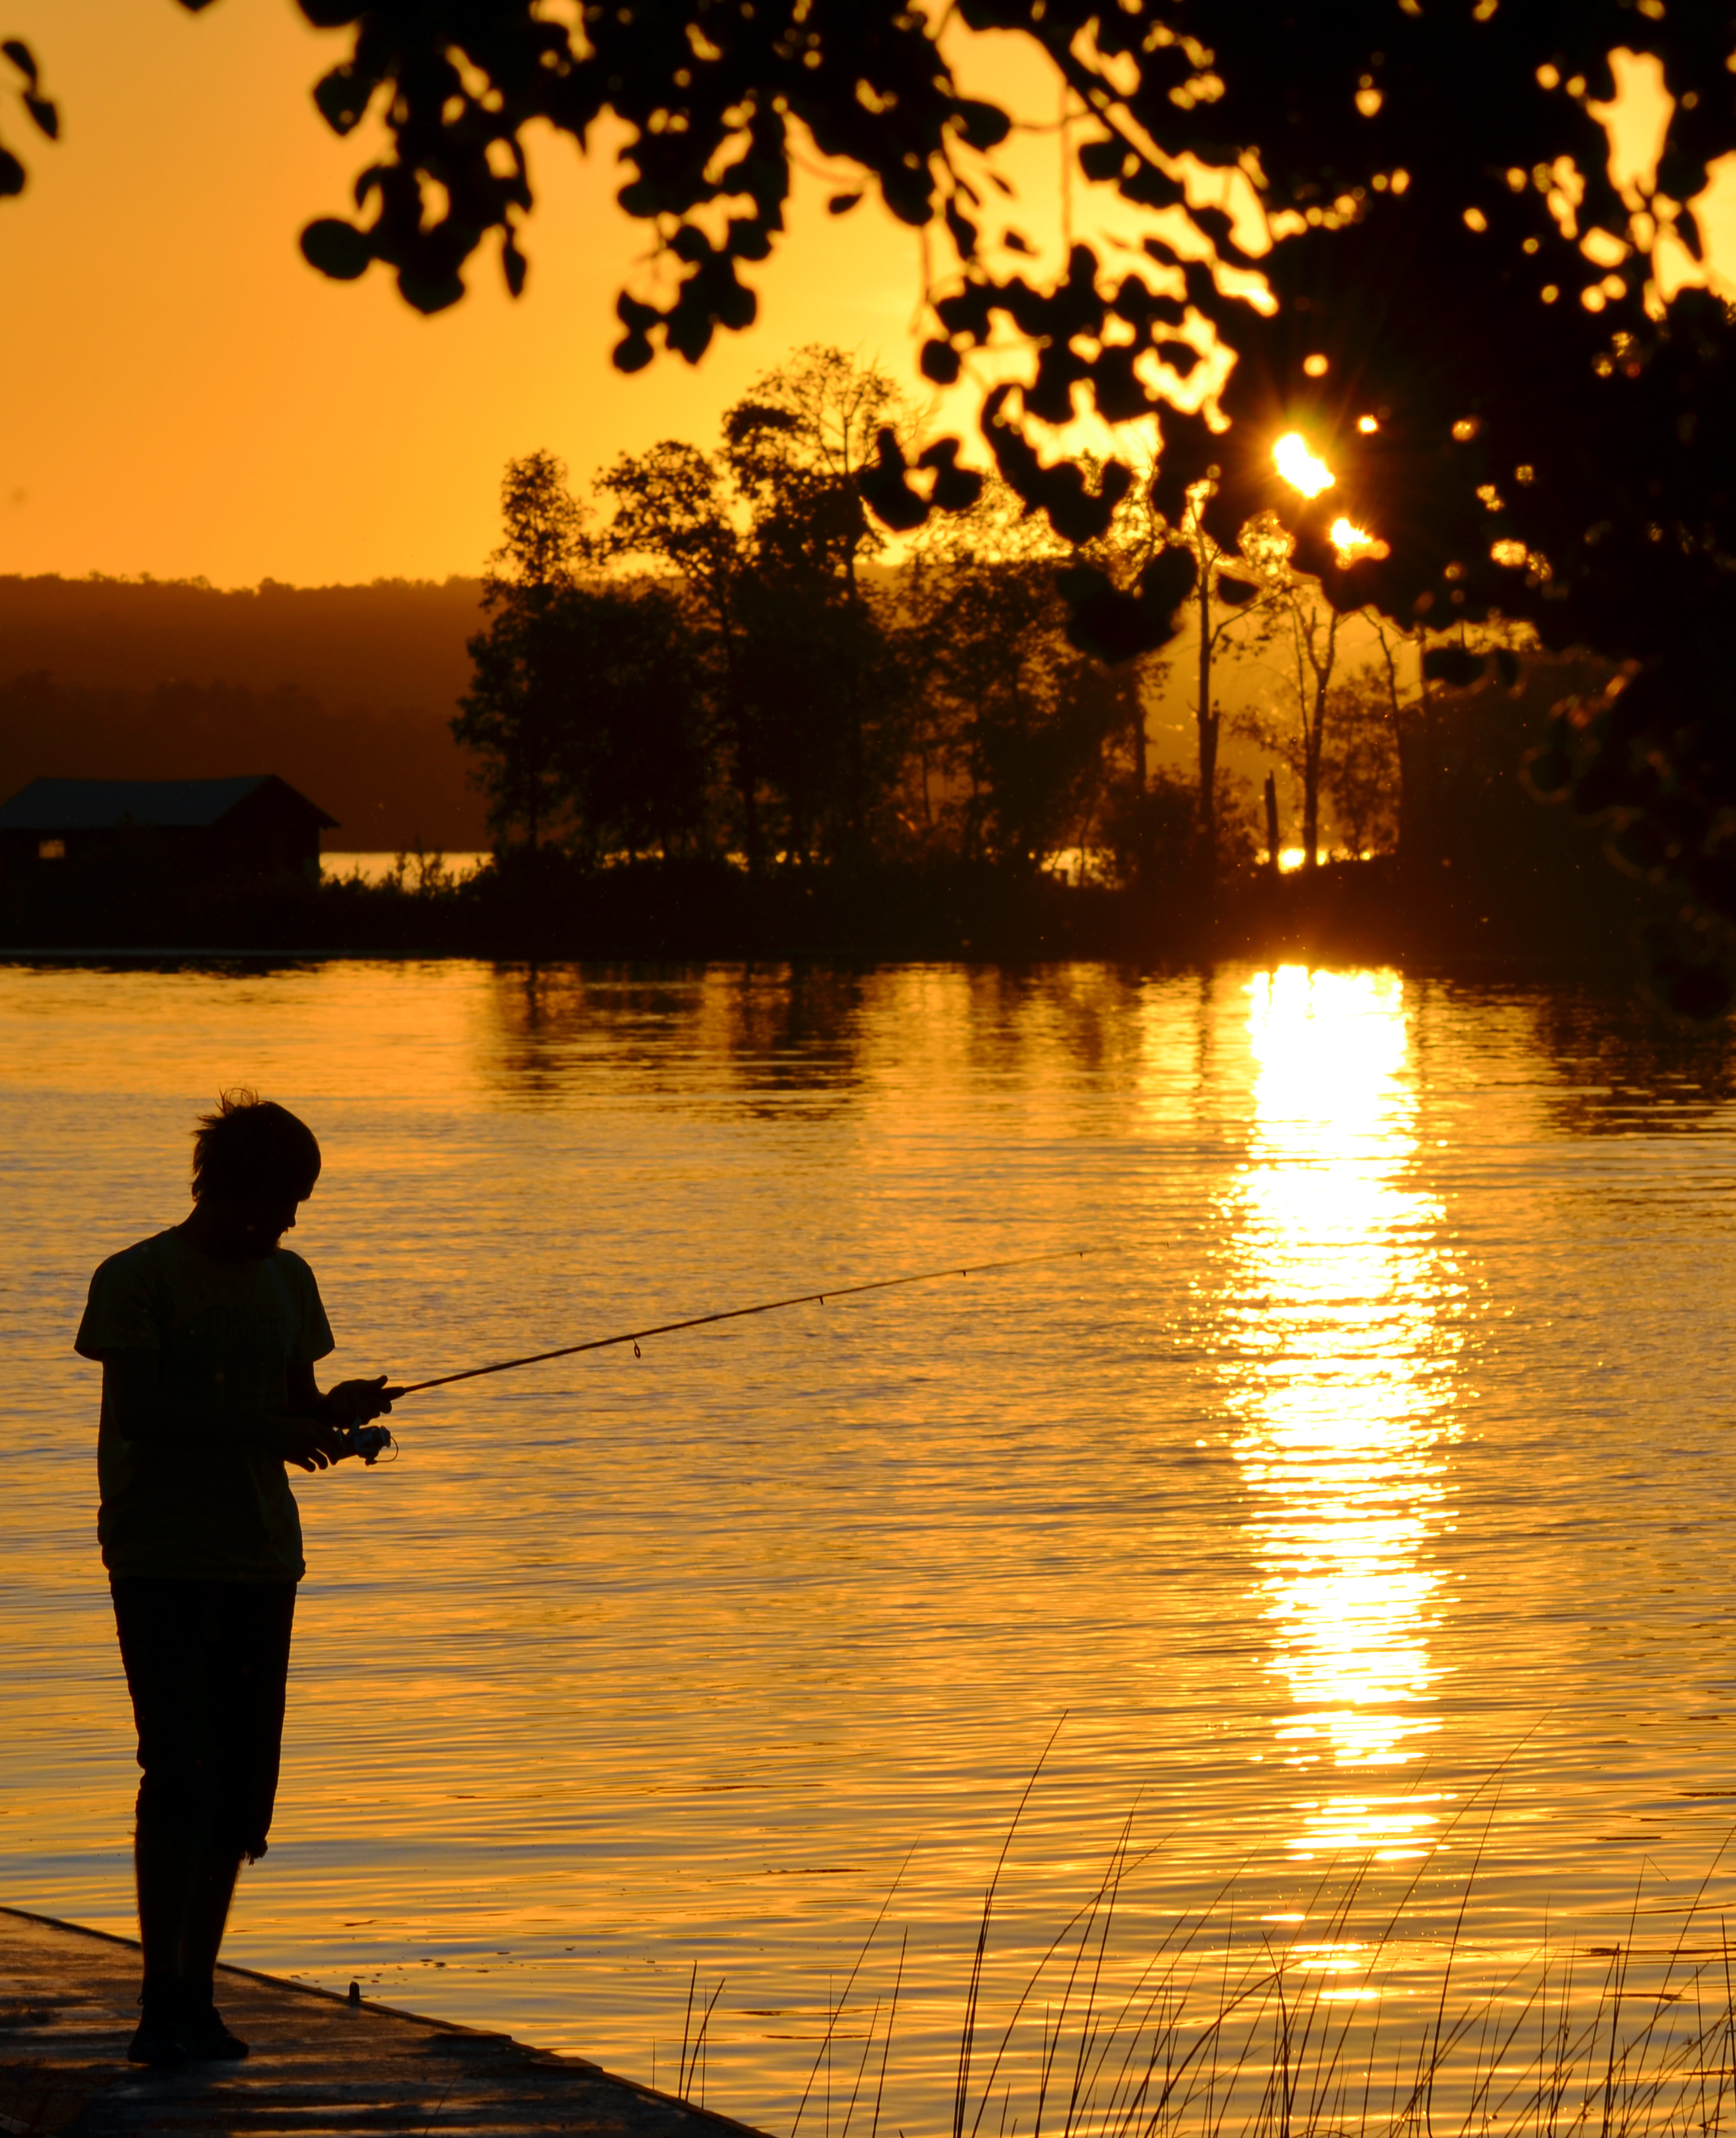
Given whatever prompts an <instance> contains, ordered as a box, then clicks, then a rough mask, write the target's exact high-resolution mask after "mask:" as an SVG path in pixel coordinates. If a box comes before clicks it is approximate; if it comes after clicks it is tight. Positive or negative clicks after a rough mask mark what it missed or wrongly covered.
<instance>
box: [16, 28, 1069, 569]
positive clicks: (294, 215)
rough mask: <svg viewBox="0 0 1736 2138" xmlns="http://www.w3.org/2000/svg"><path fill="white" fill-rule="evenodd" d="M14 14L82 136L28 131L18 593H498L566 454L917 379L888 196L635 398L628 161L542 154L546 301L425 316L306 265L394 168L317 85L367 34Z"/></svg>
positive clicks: (1044, 152)
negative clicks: (98, 577)
mask: <svg viewBox="0 0 1736 2138" xmlns="http://www.w3.org/2000/svg"><path fill="white" fill-rule="evenodd" d="M4 12H5V20H4V22H3V23H0V27H3V28H4V29H5V30H6V32H7V33H8V34H20V35H22V36H24V37H27V38H28V39H29V40H30V41H32V43H33V44H34V45H35V46H36V48H37V55H38V57H39V59H40V60H41V61H42V64H43V66H44V68H45V71H46V76H47V86H48V88H49V89H50V90H51V93H52V94H53V95H55V96H56V98H57V99H58V100H60V102H61V108H62V114H63V119H64V132H63V136H62V139H61V144H59V146H57V147H55V148H50V147H48V146H47V145H46V144H41V143H39V142H37V141H35V140H33V139H27V138H25V136H24V134H23V132H22V128H21V126H20V125H19V124H17V122H16V121H15V120H14V118H13V115H12V112H11V111H8V112H7V136H8V138H9V139H11V140H12V142H13V144H15V145H16V146H17V147H19V148H20V149H22V151H23V152H24V153H25V154H26V157H27V161H28V163H29V164H30V167H31V173H32V182H31V186H30V189H29V190H28V192H27V193H26V194H25V195H24V197H23V198H22V200H19V201H13V202H8V203H0V290H3V292H4V313H5V322H6V323H5V330H4V333H3V334H0V572H44V571H53V572H62V573H67V574H84V573H86V572H89V571H93V570H95V571H102V572H109V573H117V574H119V573H135V574H136V573H140V572H149V573H152V574H155V575H156V576H158V577H159V578H169V577H176V576H192V575H195V574H204V575H205V576H206V577H208V578H210V579H212V580H213V581H215V582H216V583H218V584H220V585H251V584H252V583H256V582H257V581H258V580H259V579H261V578H265V577H271V578H280V579H286V580H291V581H294V582H298V583H322V582H330V581H334V580H342V581H353V580H365V579H369V578H375V577H377V576H390V575H404V576H411V577H433V578H440V577H443V576H445V574H447V573H450V572H472V571H475V570H476V569H478V567H479V566H480V564H481V563H482V559H483V557H484V556H485V554H487V550H488V549H490V548H491V546H492V544H493V542H494V541H495V539H496V496H497V490H498V484H499V478H500V473H501V467H502V466H503V464H504V463H505V461H506V460H507V458H508V457H509V456H512V455H515V454H521V453H525V452H531V451H532V450H533V449H535V448H536V447H551V448H552V449H553V450H554V451H555V452H558V453H560V454H561V455H562V456H564V457H565V459H566V460H567V461H569V463H570V466H571V467H572V469H573V472H574V474H575V477H577V478H579V480H581V481H582V480H583V479H584V477H585V476H588V475H589V473H590V472H591V471H592V470H593V469H594V468H595V467H596V466H599V464H600V463H602V462H604V461H607V460H609V459H611V458H613V456H614V455H615V454H616V453H617V452H620V451H623V450H633V449H637V448H638V447H643V446H645V445H648V444H649V443H650V442H652V441H653V440H654V439H656V438H658V437H668V436H680V437H691V438H693V439H695V440H696V441H697V442H702V443H707V442H711V440H712V437H713V436H714V435H715V431H716V417H717V415H718V412H720V411H721V409H722V408H725V407H726V405H727V404H728V403H730V402H731V401H732V400H734V399H735V398H736V397H737V396H738V395H739V394H740V393H741V392H742V391H743V389H744V388H746V385H747V384H748V383H749V382H750V381H751V378H753V377H754V376H755V375H756V373H758V372H760V371H761V370H763V369H766V368H767V367H768V366H770V364H775V363H776V362H777V361H778V360H779V359H780V358H781V357H782V356H783V354H785V352H786V351H787V350H788V349H790V348H792V347H794V346H796V345H798V344H801V343H803V342H807V341H830V342H836V343H838V344H841V345H842V346H844V347H845V348H847V349H852V350H854V351H857V352H858V353H859V354H862V355H863V356H865V357H878V358H879V359H882V360H883V362H884V363H885V364H887V366H888V369H892V371H893V372H894V373H897V375H899V376H901V377H902V378H906V379H907V380H909V381H911V382H912V383H915V373H914V369H913V364H912V339H911V334H910V326H911V322H912V315H913V312H914V309H915V306H916V304H917V297H918V294H919V287H920V284H919V270H918V256H917V240H916V238H915V237H914V236H913V235H912V233H911V232H907V231H904V230H902V229H901V228H899V227H897V226H896V225H894V224H892V222H890V220H889V219H888V218H887V217H884V216H883V215H878V214H877V213H876V212H873V210H872V209H871V208H868V207H864V209H863V211H861V212H858V214H856V215H854V216H853V217H849V218H848V220H847V221H844V222H839V221H834V219H833V218H831V217H829V216H827V215H826V214H825V213H824V207H823V205H822V203H823V202H824V197H825V194H826V193H827V192H828V190H829V188H827V187H826V186H825V185H824V184H823V183H820V182H819V181H818V180H816V179H808V180H804V182H803V183H802V185H801V187H800V191H799V194H798V199H797V205H796V211H795V217H794V219H793V228H792V232H791V234H790V238H789V239H788V241H787V242H786V243H785V246H784V247H783V248H782V250H781V251H780V254H779V256H778V257H777V258H776V259H775V261H773V262H772V264H771V265H770V266H769V267H768V268H766V269H764V270H762V271H760V272H759V275H758V277H757V280H758V286H759V288H760V323H759V325H758V326H757V327H756V329H754V331H753V332H752V333H751V334H746V335H737V336H723V337H720V339H719V340H718V342H717V343H716V344H715V345H714V347H713V349H712V352H711V354H710V355H709V356H708V357H707V359H706V361H705V363H704V364H703V365H702V367H701V368H700V369H698V370H697V372H696V371H693V370H691V369H689V368H688V367H687V366H686V365H685V364H682V363H681V362H679V361H678V360H676V361H668V360H666V359H663V358H659V359H658V361H657V362H656V363H655V364H653V366H652V367H651V368H650V369H648V370H647V371H644V372H642V373H638V376H637V377H634V378H623V377H622V376H621V375H620V374H619V373H616V372H615V371H614V369H612V367H611V366H610V364H609V356H608V352H609V347H610V345H611V344H612V343H613V341H614V335H615V329H614V292H615V290H616V288H617V287H618V286H619V282H620V281H621V280H622V279H623V276H624V275H625V274H626V273H627V272H628V270H629V268H630V266H631V264H632V262H633V260H634V258H635V257H636V256H637V255H638V253H639V252H640V251H642V250H643V232H640V231H639V230H638V229H637V228H636V227H633V226H632V225H630V224H629V223H628V222H627V221H626V220H625V218H624V217H621V216H620V215H619V213H618V212H616V210H615V209H614V204H613V201H612V198H611V196H612V193H613V191H614V183H615V179H614V173H613V171H612V168H611V167H610V166H609V164H608V163H606V162H605V161H604V160H602V159H594V160H593V161H591V162H590V163H589V164H584V163H581V162H580V161H579V159H578V158H577V157H576V156H575V154H573V153H572V152H571V150H570V149H569V148H567V147H566V146H565V144H560V143H559V142H556V141H554V140H553V139H548V138H546V137H545V138H544V139H540V140H538V141H535V142H534V143H533V157H534V167H533V168H534V175H535V180H536V183H537V186H538V190H539V195H540V198H539V205H538V209H537V212H536V215H535V217H534V219H533V221H532V222H531V227H530V232H529V236H528V240H527V247H528V250H529V251H530V253H531V261H532V267H531V284H530V287H529V290H527V292H526V296H525V297H524V299H523V300H521V301H520V302H519V303H517V304H516V305H515V304H513V303H512V302H511V300H509V299H508V298H507V297H506V295H505V294H504V292H503V290H502V289H501V284H500V280H499V275H498V271H497V269H496V266H495V264H494V261H493V257H492V253H491V251H490V252H489V253H488V254H487V256H485V257H484V258H483V259H482V261H479V263H478V264H477V266H475V267H474V268H473V270H472V276H471V282H472V293H471V295H470V296H469V297H468V298H467V300H465V302H464V303H463V304H462V305H460V306H458V307H457V308H456V309H455V310H452V311H451V312H448V313H447V314H445V315H442V316H441V317H439V318H438V319H434V320H423V319H421V318H418V316H416V315H413V313H411V312H410V311H409V310H408V308H407V307H405V306H404V305H403V303H402V302H401V301H400V300H399V298H398V296H397V295H396V294H395V291H394V290H393V288H392V286H391V283H390V281H389V278H387V277H386V276H384V275H382V274H379V273H375V274H372V275H370V276H369V277H368V278H367V279H366V280H365V281H364V282H362V283H360V284H343V285H339V284H332V283H329V282H326V281H324V280H323V279H322V278H321V277H320V276H318V275H316V274H315V273H314V272H313V271H311V269H310V268H308V267H307V266H306V265H305V264H304V262H303V261H302V260H301V254H300V252H299V251H298V249H297V247H296V237H297V234H298V232H299V231H300V229H301V226H302V224H303V223H304V222H306V221H307V220H308V219H309V218H310V217H312V216H314V215H315V214H325V213H333V212H343V211H344V209H345V206H346V203H347V188H348V184H349V181H350V178H351V176H352V175H353V173H355V170H356V169H357V168H359V164H361V163H362V162H363V161H364V159H365V157H364V147H363V144H362V142H361V140H360V139H359V137H356V138H352V139H351V140H350V141H349V142H347V143H345V142H340V141H338V140H336V139H335V137H334V136H332V135H331V134H330V133H329V132H328V131H327V130H326V129H325V126H324V124H323V123H322V122H321V121H320V120H319V118H318V116H317V115H316V114H315V110H314V108H313V105H312V103H311V99H310V97H309V94H308V92H309V89H310V87H311V84H312V83H313V81H315V79H316V78H317V76H318V75H319V74H320V72H321V71H323V69H324V67H325V66H327V65H329V64H330V57H328V55H330V56H337V54H338V53H340V51H341V50H342V49H343V46H344V40H343V38H341V37H337V36H333V35H321V34H320V33H318V32H314V31H311V30H310V29H308V28H307V27H306V25H305V23H303V22H302V21H301V17H300V16H299V14H298V13H297V12H296V9H295V8H294V7H292V6H291V4H290V0H218V4H217V5H215V6H213V7H209V8H208V10H207V11H206V12H204V13H203V14H201V15H198V16H193V15H189V14H188V13H187V12H184V10H183V9H182V8H180V7H177V6H176V5H174V0H4ZM1004 45H1005V41H1004V40H1002V41H996V48H997V55H998V56H997V63H996V66H995V71H996V73H997V76H1000V75H1002V74H1003V73H1004V72H1005V66H1004V59H1005V55H1004V53H1003V52H1000V47H1001V46H1004ZM995 86H996V87H997V88H1002V87H1004V86H1005V83H1004V81H1001V80H1000V79H997V81H996V83H995ZM1053 154H1054V148H1053V146H1052V145H1044V144H1038V143H1035V142H1033V143H1031V144H1030V145H1029V149H1028V150H1027V151H1026V153H1025V156H1024V164H1025V170H1026V173H1027V174H1028V176H1029V180H1030V183H1029V184H1028V185H1027V186H1026V187H1025V188H1024V191H1025V194H1026V205H1027V207H1029V209H1030V210H1031V212H1030V213H1029V214H1025V215H1023V216H1022V217H1021V220H1022V221H1023V222H1024V225H1025V227H1027V228H1028V229H1029V231H1030V232H1031V234H1032V236H1033V237H1037V238H1039V240H1046V239H1048V238H1049V237H1050V235H1051V233H1050V232H1049V231H1048V230H1047V229H1045V228H1044V227H1043V226H1044V224H1045V223H1046V222H1052V221H1054V220H1055V217H1056V214H1057V212H1058V194H1057V191H1056V189H1055V188H1054V187H1053V186H1052V184H1049V183H1047V182H1046V181H1047V174H1048V172H1049V168H1050V166H1049V160H1048V159H1049V157H1051V156H1052V155H1053ZM1032 159H1037V160H1036V161H1035V163H1034V164H1033V161H1032Z"/></svg>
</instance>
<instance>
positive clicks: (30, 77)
mask: <svg viewBox="0 0 1736 2138" xmlns="http://www.w3.org/2000/svg"><path fill="white" fill-rule="evenodd" d="M0 58H3V59H4V60H5V61H6V65H7V71H8V72H9V73H10V75H11V76H12V82H10V83H9V84H8V86H9V87H12V88H15V89H16V91H17V99H18V102H19V105H20V106H21V107H22V110H23V112H24V114H25V116H26V117H27V119H28V120H30V123H31V124H32V126H33V127H34V128H35V129H36V130H37V133H38V134H42V136H43V138H44V139H46V140H49V141H57V140H58V139H60V132H61V115H60V113H59V112H58V111H57V110H56V108H55V106H54V105H53V104H52V103H51V101H50V100H49V99H48V98H47V97H46V96H44V95H43V94H42V76H41V74H40V71H38V69H37V61H36V55H35V53H34V52H32V51H31V49H30V47H29V46H28V45H27V44H26V43H25V42H24V41H23V40H22V38H21V37H7V39H6V40H5V41H4V42H3V43H0ZM3 79H4V77H3V76H0V80H3ZM28 183H29V177H28V173H27V172H26V170H25V168H24V166H23V164H22V163H21V162H20V161H19V159H18V158H17V156H15V155H14V154H12V150H11V149H8V148H7V145H6V144H5V143H4V142H3V141H0V199H4V198H7V196H8V195H9V194H12V193H22V192H23V190H24V188H25V187H26V185H27V184H28Z"/></svg>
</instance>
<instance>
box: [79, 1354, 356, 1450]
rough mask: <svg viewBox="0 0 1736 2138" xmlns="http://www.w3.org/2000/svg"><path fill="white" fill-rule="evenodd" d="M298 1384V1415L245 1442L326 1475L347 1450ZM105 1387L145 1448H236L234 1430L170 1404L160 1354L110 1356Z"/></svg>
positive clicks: (255, 1431)
mask: <svg viewBox="0 0 1736 2138" xmlns="http://www.w3.org/2000/svg"><path fill="white" fill-rule="evenodd" d="M306 1378H307V1384H308V1387H309V1389H312V1387H313V1374H312V1371H311V1369H307V1374H306ZM295 1381H296V1375H294V1374H291V1389H290V1405H291V1413H292V1414H291V1416H289V1417H286V1418H262V1419H260V1420H259V1422H258V1423H257V1424H256V1425H254V1426H253V1427H252V1428H250V1429H249V1430H248V1432H247V1434H246V1436H245V1437H246V1438H247V1440H248V1441H249V1442H251V1443H252V1445H253V1446H254V1447H258V1448H260V1449H262V1451H263V1452H265V1453H267V1454H268V1455H276V1456H279V1457H281V1458H282V1460H283V1461H284V1462H293V1463H294V1464H296V1467H297V1468H299V1469H302V1470H323V1469H324V1468H325V1467H326V1465H327V1464H328V1463H329V1462H338V1461H340V1459H341V1457H343V1456H344V1455H345V1453H346V1452H347V1450H346V1449H345V1446H344V1442H343V1441H342V1439H341V1438H340V1436H339V1434H338V1432H337V1430H336V1428H335V1426H334V1425H333V1424H332V1423H331V1422H330V1418H328V1417H327V1416H326V1415H325V1413H324V1412H323V1408H322V1409H320V1410H314V1411H312V1412H310V1409H309V1407H308V1406H307V1405H306V1403H304V1402H302V1401H301V1400H299V1399H298V1397H299V1393H300V1392H299V1391H298V1390H297V1389H296V1386H295V1385H294V1384H295ZM102 1384H103V1394H104V1395H105V1398H107V1401H108V1403H109V1406H110V1414H111V1415H112V1417H113V1418H114V1420H115V1425H116V1427H117V1428H119V1430H120V1433H121V1435H122V1436H123V1438H125V1439H128V1440H131V1441H136V1442H138V1443H139V1446H140V1447H149V1448H159V1449H166V1448H169V1447H177V1448H184V1449H188V1450H189V1451H197V1450H199V1449H208V1450H209V1451H210V1452H213V1453H215V1452H217V1451H218V1449H219V1448H223V1447H234V1445H235V1443H236V1438H237V1435H236V1433H235V1430H234V1428H233V1427H225V1426H217V1425H213V1424H212V1423H210V1421H209V1420H208V1419H204V1418H193V1417H189V1416H188V1414H187V1413H185V1412H184V1411H178V1410H177V1409H175V1408H174V1407H173V1406H172V1405H171V1404H170V1403H168V1402H166V1401H165V1400H164V1395H163V1389H162V1382H161V1378H160V1374H159V1364H158V1356H157V1354H156V1353H155V1352H154V1351H148V1350H113V1351H105V1353H104V1354H103V1361H102ZM314 1395H315V1401H316V1402H317V1401H319V1396H318V1391H317V1390H314Z"/></svg>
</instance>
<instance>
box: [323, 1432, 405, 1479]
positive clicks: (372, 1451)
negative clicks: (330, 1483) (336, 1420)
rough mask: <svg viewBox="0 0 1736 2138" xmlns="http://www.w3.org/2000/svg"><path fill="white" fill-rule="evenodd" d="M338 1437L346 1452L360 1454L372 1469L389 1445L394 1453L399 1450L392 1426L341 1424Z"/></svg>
mask: <svg viewBox="0 0 1736 2138" xmlns="http://www.w3.org/2000/svg"><path fill="white" fill-rule="evenodd" d="M338 1438H340V1440H341V1441H342V1442H343V1443H344V1452H345V1454H346V1455H359V1457H361V1459H362V1461H363V1462H364V1463H366V1464H367V1466H368V1467H369V1469H370V1470H371V1469H372V1468H373V1467H374V1464H375V1463H376V1462H379V1458H380V1457H381V1456H382V1455H384V1453H385V1452H386V1450H387V1449H388V1448H390V1449H391V1450H392V1452H393V1453H394V1455H395V1454H396V1453H397V1452H398V1442H396V1441H395V1440H394V1438H392V1434H391V1431H390V1428H388V1427H386V1426H384V1425H340V1427H339V1428H338Z"/></svg>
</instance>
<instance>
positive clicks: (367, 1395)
mask: <svg viewBox="0 0 1736 2138" xmlns="http://www.w3.org/2000/svg"><path fill="white" fill-rule="evenodd" d="M401 1394H403V1390H402V1389H389V1388H388V1387H387V1386H386V1377H385V1375H384V1374H376V1375H375V1376H374V1379H372V1380H371V1381H340V1382H339V1383H338V1384H337V1385H336V1386H335V1388H330V1389H326V1391H325V1394H324V1395H321V1394H320V1389H319V1385H318V1384H317V1383H316V1382H315V1379H314V1369H313V1368H312V1366H311V1365H310V1364H308V1363H307V1361H306V1359H296V1362H295V1363H294V1364H292V1365H291V1368H290V1369H289V1399H290V1408H291V1410H292V1411H293V1412H294V1413H296V1416H297V1417H298V1418H320V1419H322V1420H323V1421H324V1422H325V1423H326V1424H328V1425H334V1426H346V1425H366V1424H367V1423H368V1422H369V1419H370V1418H384V1416H385V1414H386V1413H387V1412H388V1411H389V1410H390V1409H391V1408H392V1399H393V1398H394V1396H398V1395H401Z"/></svg>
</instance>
